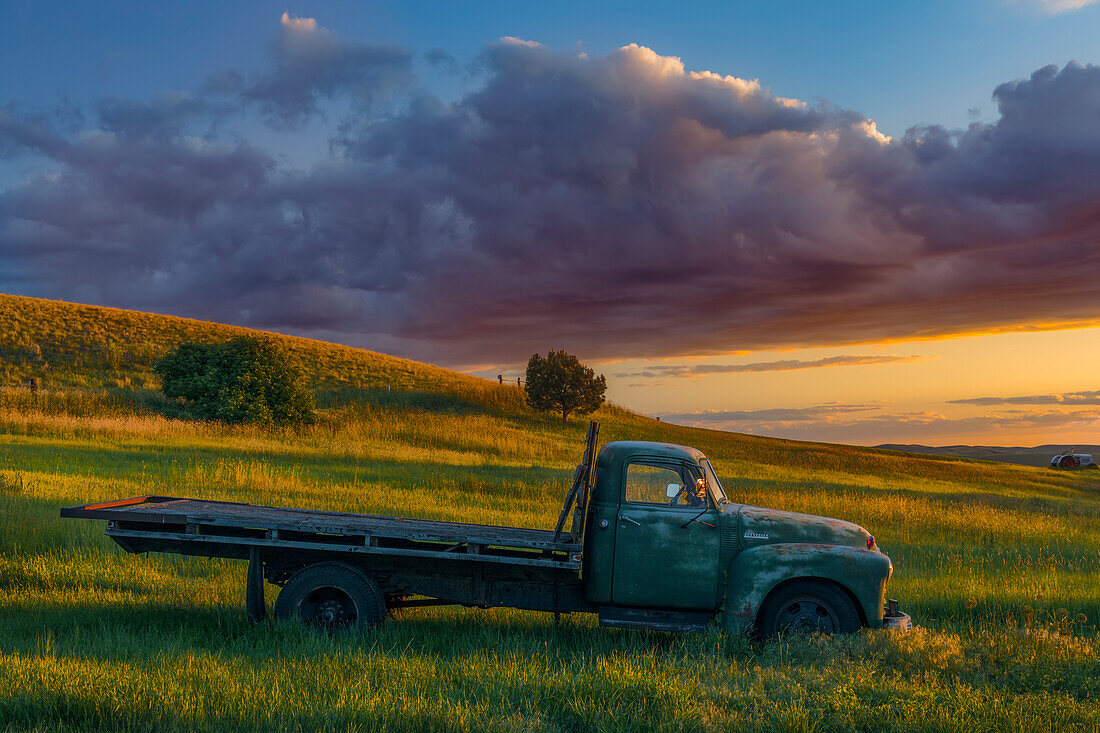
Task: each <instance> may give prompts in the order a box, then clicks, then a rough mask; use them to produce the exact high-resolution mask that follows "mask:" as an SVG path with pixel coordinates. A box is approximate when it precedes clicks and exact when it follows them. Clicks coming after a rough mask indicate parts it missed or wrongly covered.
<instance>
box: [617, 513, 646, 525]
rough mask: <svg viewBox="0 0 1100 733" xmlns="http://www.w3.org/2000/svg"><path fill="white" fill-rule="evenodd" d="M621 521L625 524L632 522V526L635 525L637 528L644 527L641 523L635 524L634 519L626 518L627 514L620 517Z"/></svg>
mask: <svg viewBox="0 0 1100 733" xmlns="http://www.w3.org/2000/svg"><path fill="white" fill-rule="evenodd" d="M619 519H621V520H623V521H624V522H630V523H631V524H633V525H634V526H635V527H641V526H642V523H641V522H635V521H634V520H633V519H631V518H630V517H628V516H626V515H625V514H621V515H619Z"/></svg>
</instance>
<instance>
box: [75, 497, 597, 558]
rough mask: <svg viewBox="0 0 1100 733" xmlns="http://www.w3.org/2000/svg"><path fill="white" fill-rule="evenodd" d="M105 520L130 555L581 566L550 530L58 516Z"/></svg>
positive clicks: (203, 509)
mask: <svg viewBox="0 0 1100 733" xmlns="http://www.w3.org/2000/svg"><path fill="white" fill-rule="evenodd" d="M61 516H62V517H73V518H84V519H106V520H108V526H107V534H108V536H110V537H111V538H112V539H114V540H115V541H116V542H118V543H119V544H120V545H121V546H122V547H123V548H125V549H127V550H129V551H131V552H146V551H175V552H183V553H185V554H195V555H207V556H217V557H240V558H243V557H248V553H249V548H253V547H255V548H281V549H300V550H320V551H325V552H330V553H331V552H352V553H362V554H366V555H404V556H419V557H435V558H438V559H441V560H443V559H445V560H459V559H461V560H465V561H474V562H489V563H499V564H514V565H526V566H535V567H553V568H560V569H566V568H568V569H578V570H579V568H580V545H578V544H575V543H571V542H569V541H568V540H569V538H568V536H562V537H560V538H559V539H558V540H557V541H555V538H554V537H555V533H554V532H553V531H550V530H540V529H529V528H523V527H498V526H493V525H482V524H466V523H459V522H443V521H436V520H429V519H409V518H405V517H387V516H377V515H371V514H352V513H346V512H328V511H314V510H309V509H287V508H279V507H268V506H257V505H253V504H244V503H235V502H225V501H209V500H203V499H187V498H178V497H169V496H139V497H134V498H131V499H122V500H119V501H111V502H105V503H101V504H88V505H85V506H79V507H70V508H67V509H62V510H61Z"/></svg>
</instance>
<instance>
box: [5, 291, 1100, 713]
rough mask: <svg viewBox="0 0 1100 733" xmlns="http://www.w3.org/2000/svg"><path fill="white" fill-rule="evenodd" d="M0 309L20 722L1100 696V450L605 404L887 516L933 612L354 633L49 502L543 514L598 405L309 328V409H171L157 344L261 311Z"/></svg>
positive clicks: (780, 499) (776, 500)
mask: <svg viewBox="0 0 1100 733" xmlns="http://www.w3.org/2000/svg"><path fill="white" fill-rule="evenodd" d="M0 327H2V328H0V333H2V335H3V338H2V340H0V350H2V352H0V356H2V358H3V368H4V370H5V371H4V372H3V377H4V382H5V384H6V386H3V387H0V629H3V631H2V632H0V730H38V731H44V730H55V731H75V730H81V731H83V730H112V731H115V730H118V731H137V730H179V731H191V730H204V731H206V730H209V731H215V730H219V731H220V730H227V731H228V730H271V731H275V730H286V729H302V730H321V729H324V730H341V731H344V730H348V731H353V730H362V731H368V730H381V729H390V730H465V731H482V730H485V731H585V730H596V729H599V730H613V731H650V730H662V731H666V730H667V731H685V730H746V731H748V730H761V729H764V730H818V731H846V730H943V731H952V730H959V731H963V730H966V731H983V730H1036V729H1042V730H1072V729H1081V730H1093V729H1095V728H1096V727H1097V726H1098V725H1100V703H1098V698H1100V637H1098V634H1097V620H1098V619H1100V582H1098V580H1100V578H1098V572H1097V569H1098V567H1100V481H1098V480H1097V479H1095V478H1092V476H1091V475H1086V474H1084V473H1083V472H1078V473H1059V472H1053V471H1048V470H1044V469H1038V468H1032V467H1028V466H1017V465H1011V464H1006V463H987V462H981V461H975V460H971V459H966V458H958V457H954V456H946V455H918V454H914V453H894V452H884V451H877V450H874V449H868V448H859V447H853V446H842V445H828V444H820V443H803V442H794V441H784V440H778V439H771V438H761V437H754V436H747V435H739V434H733V433H724V432H718V431H709V430H701V429H693V428H683V427H678V426H674V425H668V424H666V423H658V422H656V421H653V420H649V419H647V418H643V417H640V416H638V415H635V414H633V413H631V412H630V411H628V410H625V409H622V408H618V407H614V406H605V407H604V408H601V410H600V411H599V412H598V413H597V414H596V419H599V420H600V421H601V424H602V432H601V438H602V439H603V440H613V439H618V438H632V439H648V440H660V441H667V442H675V443H681V444H687V445H694V446H696V447H698V448H700V449H701V450H703V451H704V452H705V453H707V455H708V456H709V457H710V458H711V459H712V461H713V462H714V465H715V468H716V469H717V471H718V473H719V476H720V478H721V480H722V482H723V483H724V485H725V487H726V490H727V493H728V494H729V495H730V496H731V498H733V499H734V500H735V501H738V502H744V503H750V504H758V505H763V506H771V507H775V508H779V509H788V510H793V511H804V512H810V513H814V514H825V515H829V516H835V517H841V518H844V519H849V520H852V521H855V522H858V523H859V524H862V525H863V526H865V527H867V528H868V529H870V530H871V531H872V532H873V533H874V534H875V535H876V537H877V538H878V542H879V545H880V546H881V547H882V548H883V549H884V551H885V552H886V553H887V554H889V555H890V557H891V558H892V560H893V562H894V577H893V579H892V580H891V584H890V590H889V592H890V595H891V596H893V597H897V598H899V599H901V601H902V605H903V607H904V608H905V609H907V610H909V611H910V612H911V613H912V614H913V616H914V618H915V620H916V621H917V623H918V625H919V627H920V628H918V629H917V630H916V631H915V632H913V633H912V634H909V635H894V634H890V633H887V632H874V633H872V632H864V633H861V634H859V635H856V636H853V637H847V638H834V639H815V638H811V639H805V638H795V639H789V640H784V641H782V642H779V643H773V644H768V645H763V646H761V645H755V644H752V643H750V642H749V641H748V640H745V639H741V638H730V637H727V636H724V635H723V634H722V633H721V632H719V631H718V630H717V629H715V630H712V631H710V632H707V633H705V634H698V635H693V636H670V635H666V634H661V633H656V632H653V633H644V632H632V631H619V630H609V629H603V628H599V627H597V626H596V625H595V622H594V621H593V620H592V619H590V618H587V617H584V616H576V617H566V618H565V619H563V621H562V623H561V624H559V625H555V624H554V623H553V621H552V620H551V619H550V618H549V617H548V616H547V615H542V614H537V613H530V612H523V611H515V610H508V609H497V610H476V609H462V608H428V609H415V610H407V611H403V612H400V613H399V614H397V615H396V616H395V618H393V619H392V620H391V621H390V622H388V623H387V624H386V625H385V626H384V627H383V628H382V629H380V630H379V631H377V632H375V633H372V634H369V635H362V636H352V637H330V636H325V635H322V634H317V633H313V632H311V631H310V630H308V629H304V628H301V627H298V626H296V625H294V624H286V623H264V624H262V625H259V626H256V627H253V626H250V625H248V624H247V623H246V622H245V620H244V614H243V611H242V607H241V596H242V589H243V579H244V565H243V564H242V563H239V562H234V561H207V560H199V559H189V558H181V557H175V556H159V555H152V556H133V555H126V554H124V553H122V552H121V551H120V550H119V549H118V548H117V547H116V546H115V545H113V543H111V542H109V541H108V540H107V538H106V537H104V535H103V528H102V526H100V525H99V524H98V523H93V522H76V521H71V520H61V519H60V518H59V516H58V511H59V509H60V508H61V507H62V506H71V505H76V504H84V503H89V502H93V501H96V500H101V499H103V500H105V499H111V498H118V497H120V496H135V495H142V494H154V493H155V494H161V495H168V496H173V495H174V496H202V497H207V498H212V499H222V500H228V501H246V502H253V503H264V504H273V505H286V506H299V507H307V508H315V509H331V510H345V511H357V512H369V513H381V514H390V515H393V514H397V515H405V516H416V517H425V518H440V519H450V520H452V521H476V522H485V523H494V524H504V525H520V526H535V527H549V526H552V524H553V521H554V519H555V517H556V513H557V510H558V507H559V503H560V501H561V497H562V494H563V493H564V490H565V488H566V486H567V485H568V483H569V480H570V477H571V475H572V467H573V465H574V464H575V462H576V460H577V457H578V455H579V453H580V450H581V445H582V442H583V435H584V428H585V421H584V420H574V421H571V422H570V423H569V424H568V425H566V426H563V425H562V424H561V422H560V419H558V418H556V417H555V416H552V415H542V414H537V413H533V412H531V411H530V410H529V409H528V408H527V407H526V406H525V404H524V402H523V399H522V394H521V392H520V391H519V389H518V388H516V387H514V386H510V385H503V386H502V385H497V384H494V383H491V382H486V381H485V380H479V379H475V378H473V377H469V376H466V375H461V374H457V373H455V372H450V371H448V370H445V369H440V368H438V367H433V366H429V365H424V364H418V363H415V362H410V361H406V360H402V359H396V358H394V357H389V356H385V355H382V354H374V353H371V352H366V351H362V350H357V349H349V348H346V347H342V346H336V345H332V344H324V343H321V342H316V341H309V340H306V339H289V338H288V339H287V345H288V348H290V349H291V350H292V352H293V353H295V355H296V357H295V358H298V359H300V360H301V363H302V364H303V366H304V367H305V368H307V369H308V370H309V374H310V375H311V379H312V380H313V383H314V385H315V388H316V389H317V392H318V401H319V405H320V408H321V409H320V411H319V412H320V419H319V420H318V422H317V423H315V424H313V425H309V426H305V427H301V428H280V427H271V428H260V427H255V426H227V425H222V424H219V423H209V422H192V421H186V420H179V419H175V418H173V417H172V416H171V414H170V413H169V412H168V411H166V410H164V409H163V402H162V401H158V400H160V398H159V397H158V394H157V391H156V383H155V377H154V375H153V374H152V372H151V369H150V367H151V364H152V363H153V361H154V360H155V358H156V356H157V355H158V354H160V353H163V352H164V351H165V350H166V349H168V348H170V347H171V346H172V345H173V344H175V343H177V342H178V341H179V340H183V339H194V338H202V339H206V338H222V337H225V336H231V335H235V334H237V333H241V329H232V328H230V327H228V326H221V325H218V324H207V323H202V322H198V321H188V320H185V319H176V318H168V317H164V316H153V315H149V314H140V313H132V312H129V311H119V310H113V309H103V308H95V307H91V306H79V305H72V304H66V303H58V302H53V301H42V300H35V299H30V298H17V297H14V296H0ZM282 338H287V337H282ZM42 375H44V376H43V379H44V384H45V388H44V389H43V390H41V391H39V392H38V393H37V394H31V393H30V391H29V390H28V389H27V387H26V380H27V379H28V378H29V377H31V376H42ZM269 592H270V593H271V594H272V595H271V596H269V601H270V600H272V599H273V598H272V597H273V595H274V589H273V588H271V587H269Z"/></svg>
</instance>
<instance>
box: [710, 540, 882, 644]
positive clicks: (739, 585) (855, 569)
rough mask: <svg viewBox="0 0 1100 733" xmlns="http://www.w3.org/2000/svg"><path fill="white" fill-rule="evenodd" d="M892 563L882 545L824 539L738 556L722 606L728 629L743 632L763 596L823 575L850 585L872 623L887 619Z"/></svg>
mask: <svg viewBox="0 0 1100 733" xmlns="http://www.w3.org/2000/svg"><path fill="white" fill-rule="evenodd" d="M891 572H892V567H891V565H890V558H888V557H886V555H884V554H882V553H881V552H879V551H877V550H868V549H865V548H863V549H861V548H858V547H846V546H843V545H831V544H824V543H808V542H792V543H776V544H770V545H763V546H760V547H753V548H750V549H747V550H744V551H743V552H741V553H740V554H738V555H737V557H736V558H734V560H733V563H732V566H731V567H730V571H729V584H728V585H727V591H726V598H725V603H724V607H723V611H722V623H723V625H724V626H725V627H726V629H727V630H729V631H731V632H736V633H740V632H743V631H746V630H748V629H749V628H750V627H751V626H752V625H753V624H754V623H755V621H756V615H757V613H759V611H760V607H761V605H762V604H763V603H764V599H766V598H767V597H768V594H769V593H771V592H772V591H773V590H774V589H775V588H776V587H778V586H779V585H780V584H781V583H784V582H787V581H790V580H798V579H818V578H820V579H824V580H828V581H832V582H833V583H836V584H837V585H839V586H840V587H841V588H843V589H845V590H846V591H847V592H848V593H849V594H850V595H851V596H852V597H853V599H854V600H855V602H856V604H857V605H858V606H859V607H860V609H861V612H862V615H863V616H864V620H865V621H866V622H867V624H868V625H869V626H871V627H872V628H877V627H878V626H880V625H881V624H882V604H883V598H884V596H885V591H886V581H887V580H889V578H890V574H891Z"/></svg>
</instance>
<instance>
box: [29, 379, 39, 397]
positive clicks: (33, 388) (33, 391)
mask: <svg viewBox="0 0 1100 733" xmlns="http://www.w3.org/2000/svg"><path fill="white" fill-rule="evenodd" d="M30 387H31V394H38V380H37V379H35V378H34V377H31V384H30Z"/></svg>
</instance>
